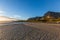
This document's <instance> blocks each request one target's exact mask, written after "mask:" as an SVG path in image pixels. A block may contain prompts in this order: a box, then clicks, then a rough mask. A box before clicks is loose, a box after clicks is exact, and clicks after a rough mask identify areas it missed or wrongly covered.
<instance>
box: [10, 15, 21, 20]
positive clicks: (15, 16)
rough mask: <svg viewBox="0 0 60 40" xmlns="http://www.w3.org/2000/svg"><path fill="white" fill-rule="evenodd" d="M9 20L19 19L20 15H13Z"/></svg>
mask: <svg viewBox="0 0 60 40" xmlns="http://www.w3.org/2000/svg"><path fill="white" fill-rule="evenodd" d="M11 18H15V19H21V16H20V15H13V16H11Z"/></svg>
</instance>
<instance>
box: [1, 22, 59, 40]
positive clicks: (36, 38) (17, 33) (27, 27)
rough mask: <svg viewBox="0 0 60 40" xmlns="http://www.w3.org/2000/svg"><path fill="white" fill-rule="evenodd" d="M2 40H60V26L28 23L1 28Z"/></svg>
mask: <svg viewBox="0 0 60 40" xmlns="http://www.w3.org/2000/svg"><path fill="white" fill-rule="evenodd" d="M0 40H60V25H59V24H45V23H26V24H13V25H6V26H0Z"/></svg>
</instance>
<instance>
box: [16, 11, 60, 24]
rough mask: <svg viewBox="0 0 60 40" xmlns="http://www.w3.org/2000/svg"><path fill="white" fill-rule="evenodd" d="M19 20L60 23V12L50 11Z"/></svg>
mask: <svg viewBox="0 0 60 40" xmlns="http://www.w3.org/2000/svg"><path fill="white" fill-rule="evenodd" d="M17 22H44V23H46V22H49V23H59V22H60V12H52V11H48V12H46V13H45V14H44V15H43V16H37V17H31V18H28V19H27V20H18V21H17Z"/></svg>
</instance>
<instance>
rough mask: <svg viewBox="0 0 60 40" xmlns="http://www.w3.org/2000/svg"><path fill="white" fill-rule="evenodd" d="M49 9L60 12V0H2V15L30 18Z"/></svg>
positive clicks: (0, 13)
mask: <svg viewBox="0 0 60 40" xmlns="http://www.w3.org/2000/svg"><path fill="white" fill-rule="evenodd" d="M48 11H54V12H60V0H0V16H7V17H11V18H16V19H28V18H30V17H36V16H43V15H44V14H45V13H46V12H48Z"/></svg>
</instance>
